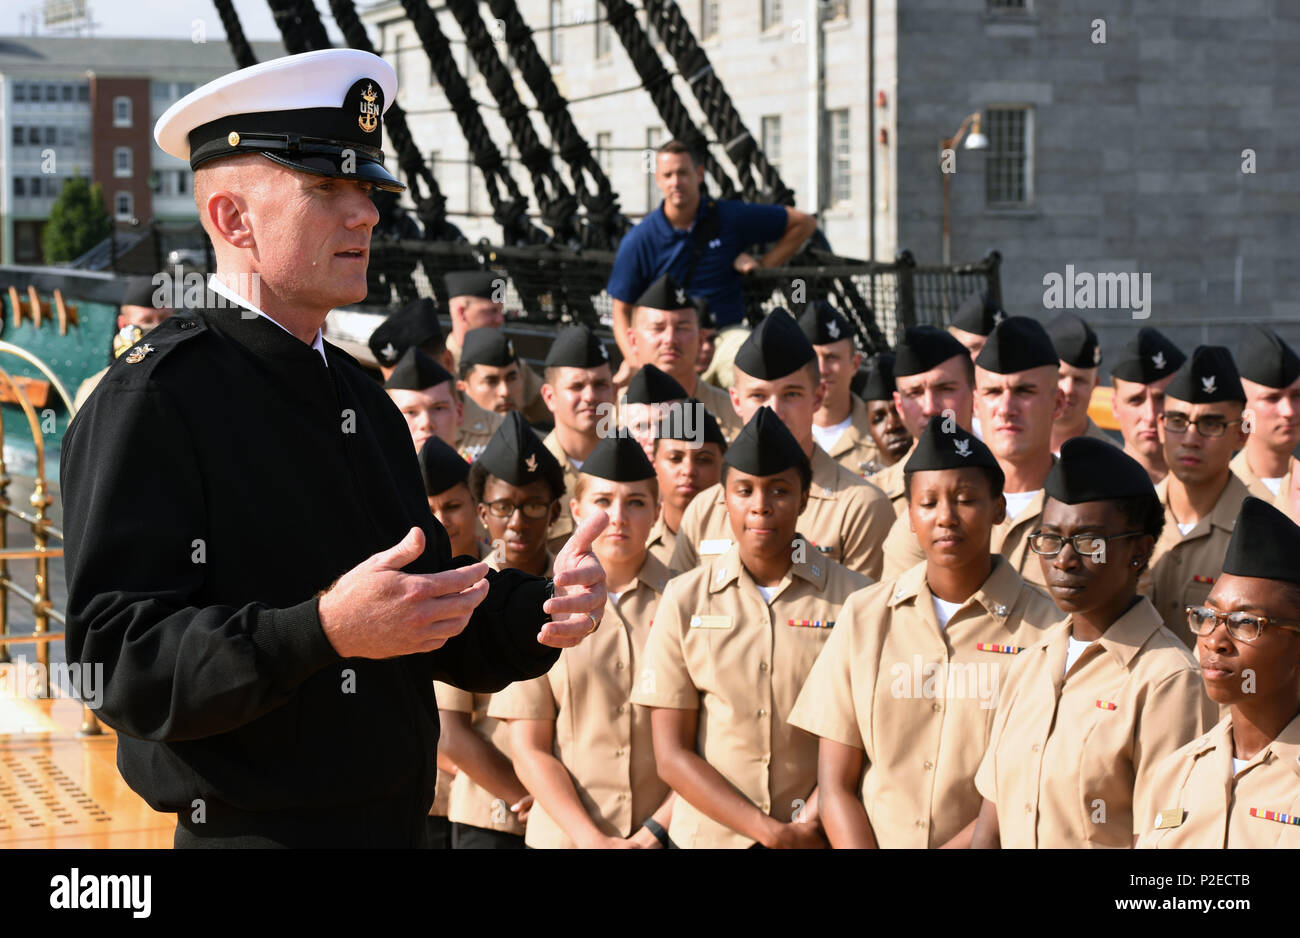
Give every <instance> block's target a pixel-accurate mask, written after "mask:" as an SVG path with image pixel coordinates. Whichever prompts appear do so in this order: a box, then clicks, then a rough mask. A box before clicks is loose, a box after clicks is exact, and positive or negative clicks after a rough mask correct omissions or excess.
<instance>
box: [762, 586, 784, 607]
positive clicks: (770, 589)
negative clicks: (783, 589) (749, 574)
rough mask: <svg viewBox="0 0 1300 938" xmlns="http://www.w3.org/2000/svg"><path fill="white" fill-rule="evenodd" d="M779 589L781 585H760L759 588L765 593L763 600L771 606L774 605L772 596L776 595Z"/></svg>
mask: <svg viewBox="0 0 1300 938" xmlns="http://www.w3.org/2000/svg"><path fill="white" fill-rule="evenodd" d="M778 589H780V587H777V586H760V587H759V588H758V591H759V592H760V593H762V594H763V602H765V603H767V604H768V605H769V606H770V605H772V597H773V596H775V595H776V591H777V590H778Z"/></svg>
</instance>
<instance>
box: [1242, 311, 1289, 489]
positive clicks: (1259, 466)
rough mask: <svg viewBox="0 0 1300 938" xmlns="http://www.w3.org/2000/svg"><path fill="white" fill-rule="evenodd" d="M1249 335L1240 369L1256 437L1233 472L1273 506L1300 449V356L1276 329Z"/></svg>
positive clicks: (1251, 328) (1249, 329) (1252, 330)
mask: <svg viewBox="0 0 1300 938" xmlns="http://www.w3.org/2000/svg"><path fill="white" fill-rule="evenodd" d="M1245 329H1246V332H1245V335H1244V336H1243V337H1242V340H1241V345H1240V347H1239V348H1238V350H1237V367H1238V369H1239V370H1240V372H1241V387H1242V390H1244V391H1245V392H1246V414H1247V415H1248V418H1247V419H1248V422H1249V426H1247V427H1245V430H1246V432H1247V433H1249V434H1250V436H1248V437H1247V438H1246V446H1245V448H1244V449H1242V451H1241V452H1240V453H1238V454H1237V455H1236V457H1235V458H1234V459H1233V460H1232V463H1231V466H1232V472H1233V475H1235V476H1236V477H1237V478H1239V479H1241V481H1242V482H1244V483H1245V484H1246V488H1248V489H1249V490H1250V494H1251V495H1254V496H1255V497H1256V498H1262V499H1264V501H1266V502H1271V501H1272V500H1273V499H1274V498H1275V497H1277V495H1278V493H1279V492H1280V491H1282V479H1283V477H1284V476H1285V475H1286V474H1287V470H1288V469H1289V468H1290V463H1291V450H1293V449H1294V448H1295V447H1296V445H1297V444H1300V355H1296V353H1295V351H1294V350H1293V349H1292V348H1291V346H1289V345H1287V344H1286V343H1285V342H1283V341H1282V338H1281V337H1280V336H1279V335H1278V334H1277V333H1276V332H1274V331H1273V330H1272V329H1268V328H1265V327H1264V326H1257V325H1248V326H1246V327H1245Z"/></svg>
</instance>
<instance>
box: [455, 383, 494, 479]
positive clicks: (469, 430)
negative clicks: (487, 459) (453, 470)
mask: <svg viewBox="0 0 1300 938" xmlns="http://www.w3.org/2000/svg"><path fill="white" fill-rule="evenodd" d="M461 400H462V401H463V402H464V405H465V413H464V416H463V417H462V418H461V421H460V426H459V427H458V428H457V430H456V452H458V453H459V454H460V458H461V459H463V460H465V462H467V463H470V464H471V465H473V463H474V460H476V459H478V457H479V455H480V454H481V453H482V452H483V450H484V449H486V448H487V445H488V440H490V439H492V434H494V433H496V432H497V427H499V426H501V424H502V423H503V422H504V421H505V417H504V416H503V415H502V414H498V413H497V412H496V411H495V410H484V409H483V408H482V407H480V406H479V405H478V404H476V403H474V401H473V399H472V398H470V396H469V395H468V394H462V395H461Z"/></svg>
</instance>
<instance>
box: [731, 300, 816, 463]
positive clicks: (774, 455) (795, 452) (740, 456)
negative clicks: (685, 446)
mask: <svg viewBox="0 0 1300 938" xmlns="http://www.w3.org/2000/svg"><path fill="white" fill-rule="evenodd" d="M791 321H792V322H793V320H791ZM722 461H723V462H724V463H726V464H727V465H728V466H731V467H732V468H733V469H739V470H740V471H741V472H747V473H749V474H750V475H752V476H774V475H776V474H777V473H779V472H785V471H786V470H787V469H793V468H795V467H798V466H802V467H804V470H805V471H804V472H801V473H800V474H801V475H804V474H807V475H811V474H812V464H811V463H810V462H809V461H808V456H807V455H806V454H805V453H804V451H803V447H802V446H800V445H799V441H798V440H796V439H795V438H794V434H793V433H791V432H790V430H789V429H788V428H787V427H786V425H785V424H783V423H782V422H781V418H780V417H778V416H777V415H776V411H774V410H772V408H770V407H767V406H763V407H760V408H759V409H758V410H756V411H754V416H752V417H750V418H749V423H747V424H745V428H744V429H743V430H741V431H740V433H739V434H737V435H736V441H735V442H734V443H732V444H731V445H730V446H729V447H727V451H726V453H724V454H723V457H722Z"/></svg>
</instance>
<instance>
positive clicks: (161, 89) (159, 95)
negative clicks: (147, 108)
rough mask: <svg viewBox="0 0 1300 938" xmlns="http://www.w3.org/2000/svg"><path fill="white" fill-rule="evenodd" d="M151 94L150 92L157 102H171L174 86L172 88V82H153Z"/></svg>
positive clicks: (150, 89) (151, 83) (150, 87)
mask: <svg viewBox="0 0 1300 938" xmlns="http://www.w3.org/2000/svg"><path fill="white" fill-rule="evenodd" d="M149 92H150V95H151V97H152V98H153V99H154V100H155V101H170V100H172V86H171V82H167V81H151V82H149Z"/></svg>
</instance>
